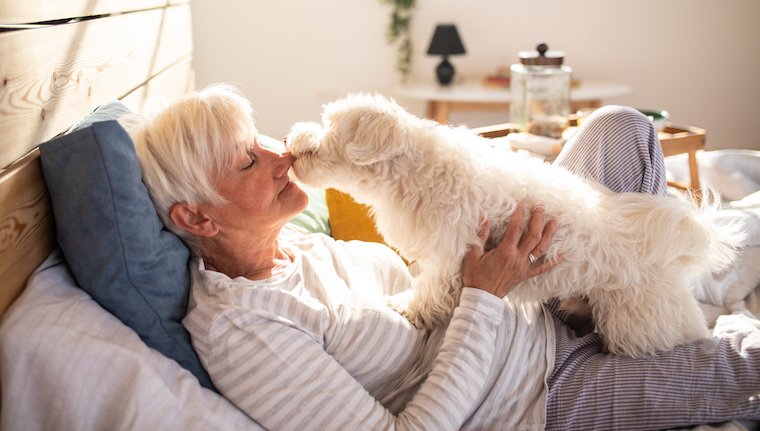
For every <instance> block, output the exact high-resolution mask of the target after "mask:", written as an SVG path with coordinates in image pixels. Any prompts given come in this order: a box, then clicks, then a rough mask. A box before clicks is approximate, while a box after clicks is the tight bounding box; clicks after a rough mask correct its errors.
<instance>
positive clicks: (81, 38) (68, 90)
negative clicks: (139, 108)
mask: <svg viewBox="0 0 760 431" xmlns="http://www.w3.org/2000/svg"><path fill="white" fill-rule="evenodd" d="M191 53H192V32H191V18H190V7H189V5H180V6H172V7H168V8H165V9H154V10H149V11H144V12H135V13H129V14H123V15H117V16H113V17H106V18H100V19H95V20H91V21H83V22H78V23H74V24H65V25H55V26H50V27H44V28H39V29H31V30H18V31H11V32H5V33H0V58H2V59H3V61H2V62H0V130H3V134H2V135H0V168H1V167H4V166H7V165H8V164H9V163H11V162H12V161H13V160H16V159H17V158H19V157H21V156H22V155H24V154H26V153H27V152H28V151H30V150H31V149H32V148H34V147H35V146H37V145H38V144H40V143H41V142H44V141H46V140H48V139H50V138H52V137H53V136H55V135H56V134H58V133H59V132H60V131H61V130H64V129H65V128H66V127H67V126H68V125H71V124H73V123H74V122H75V121H76V120H78V119H80V118H82V117H83V116H84V115H85V114H87V113H88V112H90V110H91V109H92V108H93V107H95V106H97V105H100V104H102V103H104V102H107V101H108V100H112V99H113V98H115V97H121V96H124V95H126V94H127V93H129V92H130V91H132V90H133V89H135V88H137V87H139V86H140V85H141V84H142V83H144V82H147V81H148V80H149V79H150V78H151V77H152V76H154V75H156V74H157V73H158V72H160V71H162V70H164V69H166V68H167V67H168V66H170V65H171V64H174V63H176V62H177V61H178V60H179V59H181V58H184V57H186V56H188V55H189V54H191Z"/></svg>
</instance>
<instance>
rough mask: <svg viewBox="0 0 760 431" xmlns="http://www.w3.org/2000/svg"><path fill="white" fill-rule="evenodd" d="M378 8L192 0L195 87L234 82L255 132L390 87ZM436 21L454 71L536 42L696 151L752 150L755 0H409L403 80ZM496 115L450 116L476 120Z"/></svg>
mask: <svg viewBox="0 0 760 431" xmlns="http://www.w3.org/2000/svg"><path fill="white" fill-rule="evenodd" d="M388 13H389V12H388V7H387V6H385V5H383V4H380V3H379V1H378V0H319V1H308V0H278V1H262V0H195V1H194V2H193V19H194V33H195V47H196V51H195V61H196V71H197V81H198V85H199V87H202V86H205V85H206V84H209V83H212V82H222V81H223V82H237V83H239V85H240V86H241V88H242V89H243V91H244V92H245V93H246V95H247V96H248V97H249V98H250V99H251V100H252V101H253V103H254V108H255V109H256V110H257V124H258V126H259V129H260V130H261V131H262V132H264V133H267V134H271V135H273V136H277V137H279V136H282V135H284V134H285V133H286V132H287V130H288V128H289V126H290V125H291V124H292V123H293V122H296V121H313V120H317V119H318V118H319V113H320V105H321V104H322V103H324V102H327V101H330V100H333V99H335V98H338V97H341V96H342V95H344V94H346V93H348V92H352V91H380V92H383V93H386V94H388V95H390V96H395V97H398V93H397V91H396V89H397V86H398V76H397V75H396V72H395V70H394V66H393V65H394V61H395V50H394V48H392V47H390V46H388V45H387V43H386V40H385V27H386V24H387V20H388ZM439 22H454V23H456V24H457V27H458V29H459V32H460V35H461V36H462V39H463V41H464V44H465V47H466V49H467V51H468V52H467V55H465V56H458V57H452V62H453V63H454V64H455V66H456V68H457V78H458V79H459V80H466V81H470V82H477V81H479V80H480V79H481V78H482V76H484V75H485V74H488V73H490V72H492V71H494V70H495V69H496V67H498V66H499V65H503V64H510V63H512V62H514V61H515V60H516V59H517V52H518V51H520V50H525V49H530V48H532V47H534V46H535V43H536V41H537V40H539V39H544V40H546V41H547V42H548V43H549V45H550V46H551V47H552V49H558V50H562V51H565V52H566V64H568V65H570V66H572V67H573V69H574V71H575V74H576V76H577V77H578V78H579V79H581V80H583V79H589V80H592V79H596V80H613V81H618V82H623V83H628V84H630V85H632V86H633V88H634V92H633V93H632V94H631V95H629V96H624V97H619V98H615V99H610V100H608V102H609V103H619V104H626V105H630V106H635V107H642V108H644V107H646V108H657V109H667V110H668V111H669V112H670V114H671V119H672V121H674V122H676V123H682V124H691V125H696V126H700V127H703V128H705V129H707V131H708V135H707V136H708V142H707V145H708V149H718V148H752V149H758V150H760V131H758V130H756V129H755V127H754V126H755V125H756V124H759V123H760V25H758V24H757V23H758V22H760V1H758V0H726V1H718V0H635V1H634V0H627V1H626V0H616V1H610V0H575V1H573V2H568V1H565V0H532V1H530V2H525V1H519V2H518V1H515V0H501V1H497V0H469V1H467V2H463V1H461V0H418V7H417V12H416V15H415V21H414V27H413V42H414V44H415V52H414V59H413V60H414V69H413V73H412V80H414V81H427V82H432V81H433V80H434V71H433V69H434V68H435V65H436V64H437V62H438V61H439V58H436V57H428V56H426V55H425V50H426V49H427V44H428V43H429V40H430V36H431V34H432V31H433V28H434V27H435V24H436V23H439ZM399 101H400V102H401V103H403V104H405V105H406V106H407V107H408V108H409V109H410V110H411V111H412V112H414V113H416V114H418V115H423V114H424V113H425V110H424V105H423V104H422V103H420V102H416V101H413V100H407V99H404V98H399ZM505 115H506V113H500V112H498V113H495V112H467V113H454V114H453V115H452V117H451V120H452V122H455V123H466V124H467V125H470V126H473V127H475V126H480V125H485V124H492V123H496V122H502V121H504V120H505V117H504V116H505Z"/></svg>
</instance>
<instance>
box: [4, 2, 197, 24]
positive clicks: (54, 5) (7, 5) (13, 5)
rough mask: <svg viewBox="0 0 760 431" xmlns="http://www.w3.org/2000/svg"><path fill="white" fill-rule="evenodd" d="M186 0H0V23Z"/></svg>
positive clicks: (140, 7)
mask: <svg viewBox="0 0 760 431" xmlns="http://www.w3.org/2000/svg"><path fill="white" fill-rule="evenodd" d="M188 1H189V0H23V1H8V0H3V1H0V25H4V24H28V23H36V22H43V21H54V20H60V19H66V18H75V17H86V16H91V15H108V14H113V13H119V12H130V11H137V10H144V9H152V8H155V7H161V6H165V5H169V4H181V3H187V2H188Z"/></svg>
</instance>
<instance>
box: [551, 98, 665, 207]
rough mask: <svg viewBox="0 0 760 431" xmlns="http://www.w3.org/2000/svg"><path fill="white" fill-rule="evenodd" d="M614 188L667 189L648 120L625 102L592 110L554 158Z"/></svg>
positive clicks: (662, 191)
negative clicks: (625, 104)
mask: <svg viewBox="0 0 760 431" xmlns="http://www.w3.org/2000/svg"><path fill="white" fill-rule="evenodd" d="M554 164H555V165H559V166H563V167H565V168H567V169H568V170H570V171H571V172H573V173H575V174H576V175H580V176H582V177H584V178H590V179H593V180H595V181H597V182H599V183H601V184H603V185H605V186H607V187H608V188H609V189H610V190H612V191H614V192H641V193H650V194H657V195H662V194H665V192H666V191H667V189H666V178H665V163H664V161H663V157H662V146H661V144H660V140H659V139H658V138H657V132H656V131H655V129H654V126H653V125H652V122H651V121H649V119H648V118H647V117H646V116H644V115H643V114H642V113H640V112H639V111H637V110H635V109H633V108H628V107H625V106H614V105H611V106H605V107H602V108H599V109H597V110H596V111H594V112H593V113H592V114H591V115H590V116H589V117H588V118H587V119H586V120H585V121H584V122H583V123H582V124H581V127H579V128H578V131H577V132H576V133H575V135H573V137H572V138H570V140H569V141H568V142H567V144H565V146H564V148H563V149H562V152H560V154H559V156H557V159H556V160H555V161H554Z"/></svg>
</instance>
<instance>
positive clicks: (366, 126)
mask: <svg viewBox="0 0 760 431" xmlns="http://www.w3.org/2000/svg"><path fill="white" fill-rule="evenodd" d="M287 143H288V148H289V150H290V151H291V152H292V154H293V156H294V157H295V162H294V166H293V171H294V173H295V175H296V177H297V178H298V179H299V180H300V181H302V182H304V183H306V184H309V185H313V186H317V187H334V188H337V189H340V190H343V191H346V192H348V193H350V194H351V195H352V196H353V197H354V198H355V199H356V200H357V201H359V202H363V203H366V204H368V205H370V207H371V208H372V210H373V212H374V216H375V220H376V224H377V227H378V229H379V231H380V232H381V233H382V235H383V236H384V238H385V240H386V242H387V243H388V244H389V245H391V246H393V247H395V248H396V249H397V250H399V252H400V253H401V254H402V256H404V257H405V258H406V259H407V260H409V261H416V262H418V263H419V264H420V266H421V268H422V272H421V274H419V275H418V276H417V277H415V279H414V283H413V289H412V297H411V299H409V302H408V304H406V307H405V309H404V310H403V313H404V314H405V315H406V316H407V317H408V318H409V319H410V320H411V321H412V322H413V323H415V324H417V325H425V326H429V327H430V326H433V325H436V324H439V323H441V322H443V321H445V320H446V319H448V318H449V317H450V315H451V313H452V310H453V309H454V307H455V306H456V305H457V303H458V301H459V293H460V289H461V272H460V269H461V263H462V258H463V256H464V254H465V253H466V250H467V248H468V246H471V245H473V244H477V243H478V242H479V240H478V235H477V234H478V229H479V226H480V223H481V220H482V217H484V216H485V217H487V218H488V219H489V221H490V222H491V226H492V230H491V243H498V241H499V240H500V239H501V238H502V237H503V235H504V233H505V230H506V225H507V223H508V221H509V218H510V216H511V215H512V213H513V211H514V209H515V205H516V203H517V202H518V201H522V202H523V203H524V207H525V208H526V212H527V208H531V207H534V206H537V205H540V206H542V207H543V208H544V209H545V214H546V217H547V218H551V219H555V220H557V221H558V223H559V226H560V227H559V229H558V230H557V232H556V234H555V236H554V238H553V240H552V244H551V246H550V248H549V250H548V252H547V253H546V256H545V258H547V259H555V258H556V257H557V255H558V254H561V255H562V256H563V257H564V261H563V262H562V263H560V264H559V265H558V266H557V267H556V268H554V269H552V270H551V271H548V272H547V273H544V274H542V275H539V276H537V277H533V278H530V279H528V280H525V281H524V282H522V283H520V285H518V286H517V287H516V288H515V289H514V290H513V292H512V293H510V295H509V297H510V299H512V300H540V301H545V300H548V299H549V298H552V297H558V298H560V299H563V298H570V297H586V298H588V301H589V304H590V306H591V308H592V310H593V317H594V320H595V323H596V324H597V328H598V331H599V332H600V333H601V334H602V335H603V337H604V339H605V343H606V346H607V348H608V350H609V351H611V352H615V353H620V354H625V355H629V356H641V355H646V354H652V353H654V352H656V351H661V350H667V349H670V348H672V347H673V346H675V345H678V344H681V343H684V342H688V341H691V340H694V339H697V338H701V337H704V336H707V335H708V331H707V328H706V325H705V320H704V317H703V314H702V312H701V311H700V309H699V307H698V305H697V302H696V301H695V299H694V298H693V295H692V294H691V291H690V287H689V286H690V280H691V279H692V278H694V277H695V276H698V275H699V274H701V273H702V272H703V271H705V270H715V269H718V268H721V267H723V266H725V265H727V264H729V263H730V262H731V260H732V259H733V256H734V250H733V248H732V247H731V246H729V245H728V244H729V243H728V242H726V241H725V240H724V241H721V238H720V237H721V235H724V236H726V239H731V238H732V235H733V236H734V237H735V232H719V230H718V228H716V227H715V226H714V225H713V224H711V223H710V221H709V214H710V211H709V210H705V209H704V208H702V209H700V208H698V207H697V205H696V204H694V203H691V202H686V201H683V200H679V199H676V198H672V197H664V196H653V195H647V194H642V193H620V194H617V193H613V192H611V191H609V190H608V189H606V188H605V187H603V186H601V185H598V184H595V183H593V182H590V181H587V180H583V179H581V178H579V177H578V176H575V175H573V174H572V173H570V172H569V171H567V170H566V169H563V168H560V167H557V166H552V165H549V164H547V163H544V162H542V161H540V160H538V159H535V158H531V157H527V156H522V155H520V154H518V153H514V152H511V151H507V150H499V149H495V148H493V146H492V144H491V143H490V142H489V140H488V139H485V138H482V137H479V136H477V135H475V134H474V133H473V132H471V131H469V130H467V129H465V128H461V127H460V128H452V127H448V126H442V125H440V124H437V123H435V122H432V121H429V120H424V119H420V118H418V117H415V116H413V115H411V114H409V113H408V112H406V111H405V110H404V109H402V108H401V107H400V106H399V105H397V104H396V103H395V102H393V101H392V100H388V99H385V98H383V97H381V96H373V95H353V96H349V97H347V98H345V99H342V100H339V101H336V102H333V103H331V104H328V105H326V106H325V108H324V113H323V116H322V124H317V123H298V124H296V125H294V126H293V128H292V129H291V132H290V133H289V135H288V138H287ZM735 239H736V238H735ZM736 240H738V239H736ZM397 305H398V304H397ZM402 308H403V307H402Z"/></svg>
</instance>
